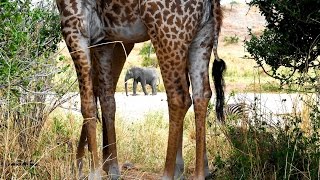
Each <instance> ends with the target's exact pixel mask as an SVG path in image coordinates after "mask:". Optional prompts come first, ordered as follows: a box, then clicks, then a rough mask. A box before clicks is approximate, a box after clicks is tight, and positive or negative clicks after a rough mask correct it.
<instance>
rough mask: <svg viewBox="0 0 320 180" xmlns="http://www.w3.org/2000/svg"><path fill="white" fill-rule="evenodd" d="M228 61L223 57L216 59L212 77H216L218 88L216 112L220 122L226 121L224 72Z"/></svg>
mask: <svg viewBox="0 0 320 180" xmlns="http://www.w3.org/2000/svg"><path fill="white" fill-rule="evenodd" d="M226 67H227V66H226V63H225V62H224V61H223V60H222V59H215V60H214V61H213V65H212V77H213V79H214V86H215V90H216V96H217V99H216V114H217V118H218V120H219V121H220V122H222V123H224V122H225V117H224V110H223V107H224V87H225V83H224V78H223V74H224V71H225V70H226Z"/></svg>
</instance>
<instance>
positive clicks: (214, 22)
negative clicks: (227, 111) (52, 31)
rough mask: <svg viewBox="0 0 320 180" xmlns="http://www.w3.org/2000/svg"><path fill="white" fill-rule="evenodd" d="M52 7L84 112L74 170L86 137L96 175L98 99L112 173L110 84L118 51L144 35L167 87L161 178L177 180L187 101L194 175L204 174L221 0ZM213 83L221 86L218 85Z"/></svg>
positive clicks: (121, 56) (115, 172)
mask: <svg viewBox="0 0 320 180" xmlns="http://www.w3.org/2000/svg"><path fill="white" fill-rule="evenodd" d="M57 5H58V9H59V11H60V16H61V28H62V34H63V36H64V39H65V41H66V44H67V46H68V49H69V51H70V54H71V56H72V59H73V61H74V65H75V68H76V71H77V77H78V82H79V89H80V97H81V111H82V115H83V117H84V123H83V127H82V131H81V136H80V141H79V146H78V151H77V159H78V165H79V170H80V171H79V172H80V175H81V169H82V160H81V159H82V157H83V156H84V147H85V144H86V142H87V143H88V148H89V151H90V152H91V157H92V164H91V169H92V173H91V174H90V177H92V178H94V177H97V176H99V173H98V171H99V160H98V155H97V144H96V120H95V119H96V114H97V111H96V109H97V105H96V104H97V99H98V98H99V102H100V106H101V112H102V126H103V170H104V171H106V172H108V173H109V175H110V177H111V179H117V178H118V177H119V175H120V172H119V168H118V161H117V148H116V136H115V127H114V118H115V108H116V106H115V99H114V93H115V89H116V84H117V82H118V78H119V75H120V73H121V70H122V67H123V64H124V62H125V59H126V54H125V52H126V53H127V54H129V53H130V51H131V50H132V48H133V46H134V43H137V42H143V41H146V40H148V39H151V42H152V43H153V45H154V47H155V49H156V54H157V57H158V60H159V65H160V69H161V74H162V77H163V81H164V85H165V88H166V93H167V99H168V108H169V119H170V121H169V139H168V147H167V156H166V163H165V168H164V174H163V179H173V178H182V179H183V171H184V162H183V158H182V136H183V133H182V130H183V119H184V117H185V114H186V112H187V111H188V109H189V107H190V106H191V104H192V103H193V105H194V111H195V123H196V134H197V137H196V141H197V144H196V169H195V179H204V178H205V176H206V175H208V174H209V169H208V162H207V155H206V147H205V146H206V145H205V144H206V143H205V117H206V112H207V105H208V101H209V99H210V98H211V94H212V93H211V88H210V83H209V75H208V67H209V61H210V56H211V52H212V49H213V50H214V55H215V61H219V62H220V63H222V62H223V61H222V60H220V59H219V57H218V55H217V52H216V49H217V48H216V47H217V43H218V41H217V38H218V35H219V31H220V25H221V10H220V1H219V0H186V1H182V0H175V1H166V0H96V1H88V0H57ZM111 41H121V42H122V44H120V43H110V42H111ZM124 49H125V52H124ZM215 68H216V69H218V70H219V71H217V73H216V74H218V76H217V77H220V78H215V80H216V81H222V82H223V79H222V72H223V69H221V68H223V66H221V67H220V69H219V67H215ZM190 82H191V85H192V86H191V87H192V98H191V96H190V94H189V86H190ZM216 84H218V86H216V89H218V90H220V91H219V92H221V90H223V87H222V85H223V83H216ZM217 92H218V91H217ZM217 95H221V93H218V94H217ZM222 95H223V93H222ZM218 99H220V100H221V99H222V100H223V97H219V98H218ZM217 104H219V103H217ZM220 104H221V102H220ZM217 110H221V109H219V108H217ZM222 111H223V109H222ZM219 113H221V112H219ZM218 117H219V116H218ZM220 120H223V117H220Z"/></svg>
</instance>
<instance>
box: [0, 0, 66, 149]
mask: <svg viewBox="0 0 320 180" xmlns="http://www.w3.org/2000/svg"><path fill="white" fill-rule="evenodd" d="M54 7H55V6H53V4H52V3H51V4H50V3H39V4H37V5H32V4H31V1H30V0H19V1H11V0H0V127H4V126H5V127H7V128H9V127H13V128H14V129H16V130H17V131H18V132H20V133H19V143H20V145H21V147H22V148H24V150H26V149H25V148H26V147H27V146H31V144H32V143H33V142H34V138H36V137H37V136H38V135H39V133H40V130H41V128H42V126H43V124H44V122H45V120H46V118H47V116H48V113H49V112H50V108H49V109H48V106H47V105H48V102H47V101H48V96H49V95H50V93H51V94H53V92H56V87H58V86H57V85H58V84H55V83H54V77H55V75H56V74H57V73H61V72H62V71H63V69H61V68H60V67H58V66H57V57H56V56H54V55H53V54H54V53H55V52H56V51H57V48H58V43H59V42H60V41H61V37H60V27H59V24H60V23H59V22H60V20H59V15H58V13H57V12H56V11H55V8H54ZM29 143H30V144H29ZM22 152H25V151H22Z"/></svg>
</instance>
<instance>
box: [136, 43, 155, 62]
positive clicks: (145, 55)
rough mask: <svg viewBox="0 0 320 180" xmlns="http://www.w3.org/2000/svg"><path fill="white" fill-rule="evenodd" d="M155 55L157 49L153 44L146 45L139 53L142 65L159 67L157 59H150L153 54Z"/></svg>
mask: <svg viewBox="0 0 320 180" xmlns="http://www.w3.org/2000/svg"><path fill="white" fill-rule="evenodd" d="M154 53H155V49H154V47H153V46H152V44H151V43H145V44H144V45H143V47H142V49H141V50H140V52H139V55H141V56H142V63H141V65H142V66H144V67H158V60H157V58H152V57H150V55H151V54H154Z"/></svg>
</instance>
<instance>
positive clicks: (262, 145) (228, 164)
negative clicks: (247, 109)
mask: <svg viewBox="0 0 320 180" xmlns="http://www.w3.org/2000/svg"><path fill="white" fill-rule="evenodd" d="M304 96H306V95H304ZM313 98H315V97H314V96H310V97H308V98H307V99H309V100H308V101H306V100H304V106H305V108H307V109H309V110H310V111H309V112H308V113H307V117H304V116H303V115H301V114H303V113H301V114H300V113H294V114H287V115H284V116H282V119H281V120H280V121H279V124H277V125H276V126H274V125H270V124H269V123H267V122H269V120H267V119H266V117H264V116H265V115H264V114H261V112H260V111H259V106H257V105H255V107H254V108H253V109H254V112H253V115H252V116H251V117H249V118H248V119H245V122H247V123H248V124H247V125H246V126H241V127H237V126H231V125H230V124H229V123H228V124H227V126H226V127H227V128H226V136H227V138H228V139H229V141H230V143H231V145H232V148H231V150H230V155H229V157H226V158H222V157H221V156H220V155H219V154H217V155H215V162H214V169H215V171H214V176H215V177H217V179H220V176H223V177H225V176H227V179H317V178H318V175H319V172H320V166H319V163H320V158H319V157H320V131H319V127H320V121H319V119H320V118H319V113H320V107H319V106H318V103H319V102H318V103H315V102H316V101H315V99H313ZM301 100H302V99H301ZM312 102H314V103H312ZM270 121H272V120H271V119H270Z"/></svg>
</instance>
